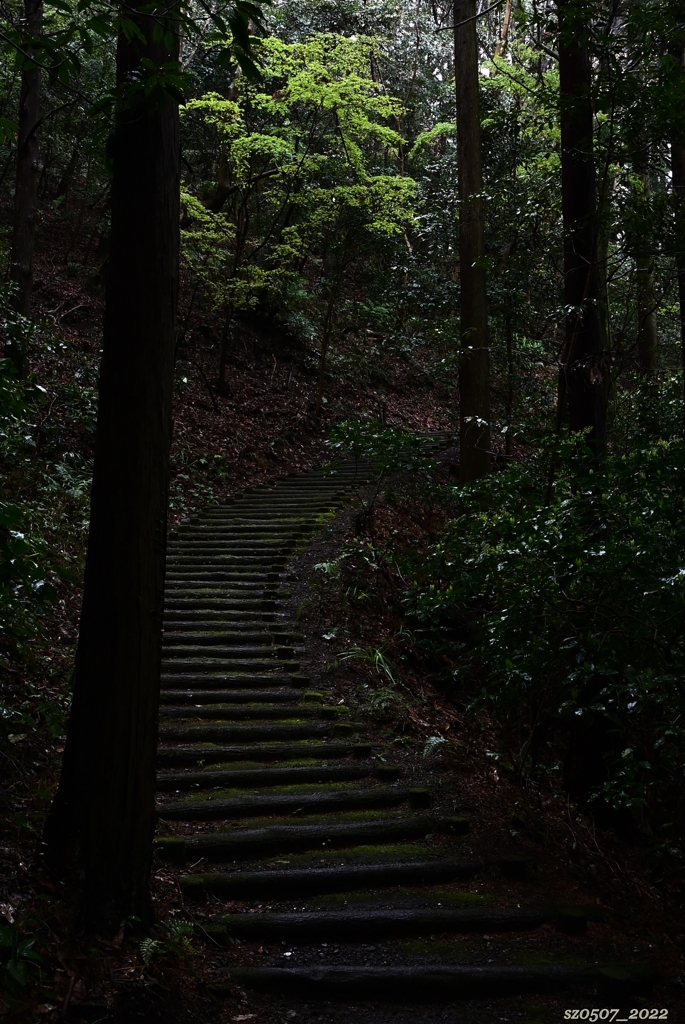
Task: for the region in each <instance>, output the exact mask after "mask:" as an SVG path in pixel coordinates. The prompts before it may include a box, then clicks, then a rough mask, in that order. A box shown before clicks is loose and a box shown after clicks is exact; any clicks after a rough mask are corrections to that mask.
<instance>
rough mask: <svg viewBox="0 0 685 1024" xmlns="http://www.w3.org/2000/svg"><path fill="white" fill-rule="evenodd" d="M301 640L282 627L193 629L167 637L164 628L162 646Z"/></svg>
mask: <svg viewBox="0 0 685 1024" xmlns="http://www.w3.org/2000/svg"><path fill="white" fill-rule="evenodd" d="M303 639H304V637H303V636H302V634H301V633H286V632H284V631H283V628H282V627H280V628H278V627H276V628H273V629H255V628H254V627H253V628H252V630H249V629H248V628H247V627H246V628H244V629H241V630H235V631H234V630H232V629H227V628H223V629H222V628H220V627H218V626H217V627H215V629H214V631H213V632H210V631H209V630H205V629H193V631H192V632H182V631H180V630H170V631H169V633H168V635H167V633H166V628H165V635H164V646H165V647H172V648H173V646H174V645H184V644H185V645H190V644H197V645H203V646H206V647H212V646H216V645H219V644H238V645H243V646H247V645H248V644H275V645H279V644H281V645H283V644H288V645H289V646H292V645H293V644H298V643H302V641H303Z"/></svg>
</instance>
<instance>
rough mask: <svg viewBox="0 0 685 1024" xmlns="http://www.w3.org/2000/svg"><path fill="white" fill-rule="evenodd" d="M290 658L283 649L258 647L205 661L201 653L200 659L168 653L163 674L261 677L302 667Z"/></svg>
mask: <svg viewBox="0 0 685 1024" xmlns="http://www.w3.org/2000/svg"><path fill="white" fill-rule="evenodd" d="M267 652H268V653H267ZM289 655H290V656H292V651H289V650H288V649H287V648H286V649H285V650H284V649H283V648H282V647H271V648H268V647H267V648H263V647H256V648H253V649H252V650H251V651H250V650H247V651H246V650H244V649H243V650H241V649H240V648H238V647H234V648H232V649H231V650H222V651H220V652H217V656H216V657H214V658H212V657H208V656H205V657H201V656H200V652H199V651H198V656H197V657H196V658H189V657H188V655H187V653H186V652H185V651H184V650H182V649H181V650H179V652H178V654H175V655H174V656H171V655H170V653H169V652H168V651H167V652H165V654H164V658H163V660H162V672H163V673H175V672H179V673H195V674H198V675H199V674H201V673H203V672H222V671H223V672H225V673H229V672H245V671H246V670H254V672H255V673H259V672H266V671H268V670H269V669H270V668H276V667H278V666H281V667H283V668H285V666H286V665H288V666H293V667H295V666H297V664H298V663H297V662H294V661H292V660H290V657H289Z"/></svg>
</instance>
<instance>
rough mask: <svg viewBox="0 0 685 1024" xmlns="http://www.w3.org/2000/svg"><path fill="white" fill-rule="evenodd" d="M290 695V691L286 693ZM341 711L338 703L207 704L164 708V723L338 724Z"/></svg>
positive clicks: (162, 710) (162, 712) (162, 709)
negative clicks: (303, 721)
mask: <svg viewBox="0 0 685 1024" xmlns="http://www.w3.org/2000/svg"><path fill="white" fill-rule="evenodd" d="M286 695H287V691H286ZM341 710H342V709H341V708H339V707H337V706H336V705H335V704H333V705H332V706H331V705H328V706H326V705H321V704H318V705H315V704H304V705H302V706H299V705H293V704H292V703H281V704H275V705H274V704H252V703H250V704H245V703H240V704H205V705H203V706H202V707H188V706H187V705H186V706H183V707H167V706H166V705H164V706H162V708H161V715H162V719H163V721H164V722H165V723H166V722H169V721H174V720H176V719H183V720H184V721H185V720H187V721H192V720H195V719H213V720H215V721H254V722H269V721H280V720H281V719H301V718H305V719H306V718H324V719H327V720H328V721H337V719H338V718H340V715H341Z"/></svg>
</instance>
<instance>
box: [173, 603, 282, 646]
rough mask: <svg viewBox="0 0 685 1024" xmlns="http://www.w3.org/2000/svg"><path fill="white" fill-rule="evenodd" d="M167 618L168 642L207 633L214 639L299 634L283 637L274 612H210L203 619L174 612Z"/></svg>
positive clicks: (280, 623)
mask: <svg viewBox="0 0 685 1024" xmlns="http://www.w3.org/2000/svg"><path fill="white" fill-rule="evenodd" d="M172 615H173V617H172V616H171V615H170V616H168V617H167V618H165V619H164V633H165V639H169V640H170V641H171V642H172V643H173V640H174V638H175V636H177V635H178V634H181V633H187V634H188V636H189V637H191V638H192V637H195V636H197V635H198V634H200V635H202V634H207V635H212V636H222V635H227V636H243V637H244V636H245V634H248V635H250V634H252V633H254V634H255V635H258V636H260V637H261V636H262V635H267V636H271V637H274V636H289V637H292V636H296V635H297V634H293V633H289V634H283V633H281V630H282V629H283V624H282V622H281V621H280V620H279V619H278V617H277V616H276V613H275V611H274V612H270V613H269V612H266V613H262V614H261V615H260V613H259V612H257V613H255V612H248V613H243V614H240V615H239V616H234V617H233V618H229V617H228V616H227V614H226V612H216V614H215V615H214V616H212V615H211V614H210V615H209V616H208V615H207V613H205V615H203V616H202V617H201V616H200V613H199V612H184V613H182V615H179V613H178V612H176V611H174V612H173V613H172Z"/></svg>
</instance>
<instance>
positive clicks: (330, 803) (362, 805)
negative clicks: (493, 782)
mask: <svg viewBox="0 0 685 1024" xmlns="http://www.w3.org/2000/svg"><path fill="white" fill-rule="evenodd" d="M417 793H418V791H417ZM422 795H423V793H422ZM412 799H414V793H413V791H411V790H409V789H400V788H394V787H391V786H377V787H375V788H372V789H352V790H342V791H341V790H332V791H331V792H328V793H326V792H323V793H299V794H298V793H278V794H268V795H264V796H252V795H251V796H236V797H231V798H230V799H228V800H212V799H211V798H210V799H206V800H179V801H175V802H174V803H168V804H163V805H162V806H161V807H158V808H157V814H158V816H159V817H160V818H163V819H165V820H167V821H211V820H212V819H216V818H226V819H228V818H248V817H254V816H257V815H260V814H296V813H299V814H303V815H305V814H316V813H322V812H325V811H358V810H368V809H370V808H385V807H399V806H400V805H401V804H404V803H407V802H410V801H411V800H412ZM423 806H424V807H425V806H426V803H425V802H424V804H423Z"/></svg>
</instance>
